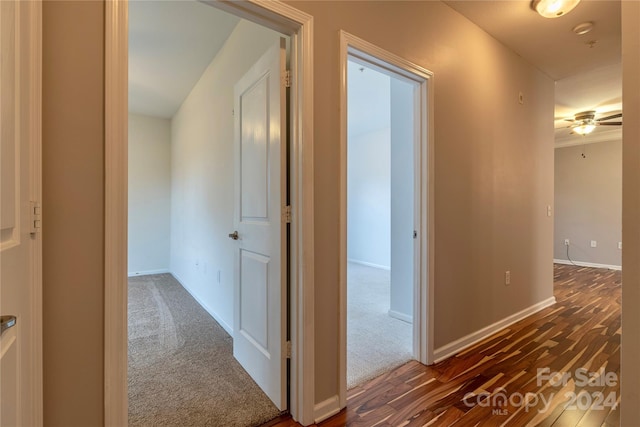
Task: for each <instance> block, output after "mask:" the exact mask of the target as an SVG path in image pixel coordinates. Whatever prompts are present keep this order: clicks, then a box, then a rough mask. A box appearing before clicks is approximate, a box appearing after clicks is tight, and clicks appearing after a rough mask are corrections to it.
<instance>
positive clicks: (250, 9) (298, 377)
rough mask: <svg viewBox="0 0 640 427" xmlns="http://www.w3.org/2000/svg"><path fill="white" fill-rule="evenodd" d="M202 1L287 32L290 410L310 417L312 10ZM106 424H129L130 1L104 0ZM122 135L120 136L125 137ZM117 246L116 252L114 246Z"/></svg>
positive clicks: (307, 420) (260, 2)
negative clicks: (288, 45)
mask: <svg viewBox="0 0 640 427" xmlns="http://www.w3.org/2000/svg"><path fill="white" fill-rule="evenodd" d="M204 2H205V3H208V4H212V5H213V6H215V7H218V8H221V9H224V10H227V11H228V12H230V13H233V14H234V15H236V16H239V17H241V18H245V19H248V20H250V21H253V22H256V23H258V24H261V25H264V26H267V27H269V28H271V29H274V30H276V31H280V32H282V33H285V34H288V35H290V36H291V73H292V77H293V85H292V88H291V95H290V96H291V116H292V117H291V144H292V151H291V176H290V186H291V195H290V197H291V206H292V224H291V241H290V244H291V248H290V250H291V278H292V283H291V302H290V304H291V334H292V336H291V344H292V357H291V391H290V408H289V409H290V412H291V415H292V417H293V418H294V420H296V421H298V422H300V423H301V424H304V425H308V424H311V423H313V419H314V402H315V394H314V393H315V382H314V373H315V366H314V363H315V359H314V357H315V355H314V352H315V349H314V340H315V336H314V204H313V198H314V196H313V188H314V182H313V181H314V177H313V174H314V172H313V17H312V16H311V15H308V14H306V13H304V12H302V11H299V10H297V9H295V8H293V7H291V6H289V5H288V4H285V3H282V2H280V1H275V0H271V1H264V0H247V1H236V0H221V1H215V0H206V1H204ZM105 5H106V6H105V7H106V11H105V12H106V26H105V41H106V49H105V72H106V90H105V128H106V129H105V138H106V140H105V145H106V152H105V157H106V158H105V164H106V176H105V209H106V212H105V425H106V426H111V425H114V426H115V425H117V426H122V425H126V424H127V383H126V380H127V377H126V361H127V350H126V349H127V323H126V314H127V313H126V297H127V296H126V292H125V291H126V272H127V264H126V249H127V248H126V241H127V240H126V239H127V232H126V230H127V223H126V220H127V217H126V215H127V208H126V206H127V205H126V202H127V200H126V195H127V188H126V173H127V170H126V168H127V161H126V141H127V136H126V129H127V126H126V124H127V89H126V85H127V83H128V81H127V77H128V74H127V57H128V55H127V48H128V46H127V12H126V11H127V8H128V4H127V0H122V1H118V2H116V1H108V2H105ZM123 142H124V143H123ZM118 251H119V252H118Z"/></svg>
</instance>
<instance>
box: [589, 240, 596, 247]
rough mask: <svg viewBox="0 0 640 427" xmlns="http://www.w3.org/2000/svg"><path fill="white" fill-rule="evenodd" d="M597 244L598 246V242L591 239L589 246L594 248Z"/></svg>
mask: <svg viewBox="0 0 640 427" xmlns="http://www.w3.org/2000/svg"><path fill="white" fill-rule="evenodd" d="M597 246H598V242H596V241H595V240H592V241H591V247H592V248H595V247H597Z"/></svg>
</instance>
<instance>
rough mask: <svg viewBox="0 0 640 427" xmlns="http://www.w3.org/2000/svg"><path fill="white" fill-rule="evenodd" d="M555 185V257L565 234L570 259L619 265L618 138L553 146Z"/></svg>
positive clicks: (562, 251) (563, 254)
mask: <svg viewBox="0 0 640 427" xmlns="http://www.w3.org/2000/svg"><path fill="white" fill-rule="evenodd" d="M582 154H584V155H585V157H582ZM554 186H555V207H556V209H555V218H554V224H555V225H554V228H555V229H554V241H553V249H554V258H555V259H559V260H567V247H566V246H565V245H564V240H565V239H569V242H570V245H569V257H570V258H571V260H572V261H581V262H586V263H593V264H604V265H609V266H617V267H619V266H621V265H622V251H621V250H620V249H618V242H621V241H622V141H620V140H618V141H609V142H600V143H597V144H588V145H584V146H583V145H575V146H573V147H563V148H556V149H555V184H554ZM592 240H595V241H596V242H597V246H596V247H595V248H592V247H591V241H592Z"/></svg>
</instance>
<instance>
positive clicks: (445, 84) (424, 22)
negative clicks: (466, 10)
mask: <svg viewBox="0 0 640 427" xmlns="http://www.w3.org/2000/svg"><path fill="white" fill-rule="evenodd" d="M291 4H292V5H293V6H295V7H297V8H300V9H302V10H304V11H306V12H308V13H310V14H311V15H313V16H314V28H315V46H314V55H315V57H314V63H315V69H314V75H315V79H316V80H315V86H314V90H315V92H314V97H315V105H314V111H315V117H314V119H315V123H314V125H315V134H314V137H315V152H314V157H315V171H316V177H315V179H316V182H317V183H318V185H316V188H315V206H316V213H315V219H316V226H315V232H316V234H315V241H316V247H315V251H316V252H315V253H316V264H315V271H316V277H315V286H316V294H315V299H316V305H315V313H316V319H315V320H316V356H315V360H316V402H320V401H323V400H325V399H327V398H330V397H332V396H333V395H335V394H336V393H337V391H338V371H337V370H336V364H337V360H338V349H337V345H338V342H337V336H338V279H339V276H338V257H337V256H335V255H334V254H337V253H338V250H339V246H338V232H339V225H338V222H337V220H336V219H337V218H338V214H339V205H338V203H339V194H340V192H339V176H338V174H337V173H336V172H335V171H336V170H337V168H338V161H339V143H338V141H339V138H340V133H339V123H340V112H339V109H338V108H337V106H338V105H339V99H340V93H339V62H338V61H339V35H338V31H339V30H340V29H343V30H346V31H348V32H350V33H352V34H354V35H356V36H358V37H361V38H363V39H365V40H367V41H369V42H372V43H374V44H376V45H378V46H380V47H382V48H384V49H387V50H389V51H391V52H393V53H395V54H397V55H399V56H401V57H404V58H406V59H408V60H410V61H413V62H415V63H417V64H419V65H422V66H423V67H425V68H427V69H429V70H431V71H433V72H434V73H435V83H434V91H435V105H434V108H435V162H436V165H435V173H436V184H435V185H436V189H435V191H436V194H435V197H436V202H435V203H436V218H435V221H436V227H435V236H436V237H435V238H436V254H435V264H436V265H435V281H436V283H435V294H436V312H435V333H436V334H435V335H436V336H435V347H436V348H438V347H441V346H444V345H446V344H448V343H450V342H452V341H454V340H456V339H458V338H461V337H463V336H465V335H467V334H470V333H472V332H475V331H477V330H479V329H481V328H482V327H485V326H487V325H490V324H492V323H494V322H496V321H498V320H501V319H503V318H504V317H506V316H508V315H510V314H513V313H515V312H517V311H520V310H522V309H525V308H527V307H529V306H531V305H532V304H534V303H537V302H539V301H541V300H544V299H546V298H549V297H551V296H552V259H553V253H552V250H553V249H552V235H553V219H552V218H551V217H547V216H546V206H547V205H551V204H553V146H552V144H553V96H554V93H553V82H552V81H551V80H550V79H549V78H547V77H545V76H544V75H543V74H542V73H540V72H539V71H537V70H536V69H534V68H533V67H531V66H530V65H529V64H527V63H526V62H524V61H523V60H522V59H521V58H520V57H518V56H517V55H516V54H515V53H513V52H511V51H509V50H507V49H506V48H505V47H504V46H503V45H502V44H500V43H498V42H497V41H496V40H494V39H493V38H491V37H490V36H489V35H487V34H486V33H485V32H484V31H482V30H480V29H479V28H478V27H476V26H475V25H473V24H472V23H471V22H469V21H468V20H466V19H465V18H463V17H462V16H461V15H459V14H457V13H456V12H454V11H453V10H452V9H451V8H449V7H448V6H446V5H444V4H443V3H440V2H432V1H424V2H397V1H391V2H384V1H379V2H350V1H337V2H327V1H322V2H307V1H300V2H298V1H292V2H291ZM520 91H521V92H523V94H524V97H525V103H524V105H519V104H518V92H520ZM505 270H510V271H511V278H512V279H511V280H512V284H511V286H510V287H505V285H504V272H505Z"/></svg>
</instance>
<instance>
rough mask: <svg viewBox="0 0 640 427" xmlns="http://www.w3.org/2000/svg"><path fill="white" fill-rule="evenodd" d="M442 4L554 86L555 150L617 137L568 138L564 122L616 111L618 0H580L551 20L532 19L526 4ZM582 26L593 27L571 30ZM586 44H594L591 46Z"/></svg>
mask: <svg viewBox="0 0 640 427" xmlns="http://www.w3.org/2000/svg"><path fill="white" fill-rule="evenodd" d="M445 3H446V4H448V5H449V6H450V7H452V8H453V9H455V10H457V11H458V12H459V13H461V14H462V15H464V16H466V17H467V18H468V19H469V20H470V21H472V22H474V23H475V24H476V25H478V26H479V27H481V28H482V29H484V30H485V31H486V32H487V33H489V34H491V35H492V36H493V37H494V38H496V39H498V40H499V41H500V42H502V43H503V44H504V45H506V46H507V47H509V48H510V49H511V50H513V51H515V52H516V53H518V54H519V55H520V56H521V57H523V58H524V59H525V60H526V61H528V62H530V63H531V64H533V65H534V66H536V67H537V68H538V69H540V70H541V71H542V72H544V73H545V74H547V75H548V76H550V77H551V78H552V79H554V80H555V81H556V99H555V101H556V106H555V117H556V144H557V145H575V144H579V143H582V142H599V141H603V140H611V139H616V138H618V139H619V138H621V129H620V127H608V126H601V127H599V128H597V129H596V131H594V132H593V134H591V135H588V136H586V137H581V136H578V135H571V134H570V133H569V129H567V128H566V126H567V125H568V124H569V123H568V122H566V121H564V119H565V118H569V117H573V116H574V115H575V114H576V113H579V112H581V111H586V110H596V111H597V112H598V113H616V112H620V111H621V109H622V75H621V66H620V64H621V22H620V0H601V1H596V0H582V1H581V2H580V3H579V4H578V6H576V8H575V9H573V10H572V11H571V12H569V13H567V15H565V16H562V17H560V18H555V19H548V18H543V17H541V16H540V15H538V14H537V13H536V12H535V11H533V10H532V9H531V1H529V0H504V1H495V0H494V1H484V0H477V1H476V0H474V1H469V0H464V1H462V0H460V1H459V0H448V1H445ZM587 21H591V22H593V23H594V29H593V30H592V31H591V32H589V33H587V34H584V35H576V34H575V33H574V32H573V31H572V29H573V28H574V27H575V26H576V25H577V24H579V23H582V22H587ZM591 41H595V44H593V47H590V45H589V42H591ZM602 115H603V114H598V115H596V118H597V117H599V116H602Z"/></svg>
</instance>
